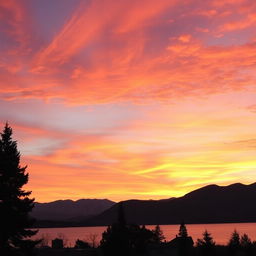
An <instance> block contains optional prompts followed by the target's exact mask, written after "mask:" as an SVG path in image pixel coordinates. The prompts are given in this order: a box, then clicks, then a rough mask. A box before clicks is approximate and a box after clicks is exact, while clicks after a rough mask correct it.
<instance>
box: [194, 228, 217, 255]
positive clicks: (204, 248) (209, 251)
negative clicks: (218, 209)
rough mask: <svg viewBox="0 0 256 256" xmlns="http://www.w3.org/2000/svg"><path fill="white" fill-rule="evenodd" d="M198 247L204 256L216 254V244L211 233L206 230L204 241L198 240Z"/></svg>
mask: <svg viewBox="0 0 256 256" xmlns="http://www.w3.org/2000/svg"><path fill="white" fill-rule="evenodd" d="M197 247H198V248H199V250H200V252H201V254H202V255H213V254H214V252H215V242H214V241H213V238H212V236H211V234H210V233H208V232H207V230H205V232H204V233H203V239H197Z"/></svg>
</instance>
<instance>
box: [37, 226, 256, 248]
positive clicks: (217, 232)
mask: <svg viewBox="0 0 256 256" xmlns="http://www.w3.org/2000/svg"><path fill="white" fill-rule="evenodd" d="M186 226H187V230H188V234H189V235H190V236H192V238H193V240H194V242H196V240H197V238H202V233H203V232H204V231H205V230H206V229H207V231H208V232H210V233H211V234H212V236H213V238H214V241H215V242H216V243H217V244H223V245H224V244H227V242H228V240H229V238H230V236H231V233H232V232H233V231H234V230H235V229H236V230H237V231H238V232H239V234H240V235H242V234H244V233H246V234H247V235H249V237H250V238H251V239H252V240H256V223H228V224H188V225H186ZM146 227H147V228H149V229H153V228H154V227H155V226H154V225H148V226H146ZM160 227H161V229H162V230H163V233H164V236H165V238H166V240H167V241H170V240H171V239H173V238H174V237H175V236H176V234H178V231H179V225H161V226H160ZM105 229H106V227H70V228H40V229H39V232H38V233H37V235H36V236H35V238H42V237H44V238H45V240H46V241H47V242H48V245H50V243H51V240H52V239H54V238H56V237H60V238H64V242H65V244H66V246H73V245H74V243H75V241H76V239H80V240H86V241H88V242H89V243H91V242H92V241H94V242H95V243H96V244H98V243H99V241H100V240H101V234H102V232H103V231H104V230H105Z"/></svg>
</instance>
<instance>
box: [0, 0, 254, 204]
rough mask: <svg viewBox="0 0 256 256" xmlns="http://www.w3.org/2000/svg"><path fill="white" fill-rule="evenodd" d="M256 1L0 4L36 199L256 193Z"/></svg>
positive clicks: (5, 80) (1, 61)
mask: <svg viewBox="0 0 256 256" xmlns="http://www.w3.org/2000/svg"><path fill="white" fill-rule="evenodd" d="M255 93H256V2H255V1H251V0H205V1H201V0H184V1H179V0H158V1H155V0H134V1H130V0H120V1H116V0H43V1H42V0H23V1H20V0H8V1H6V0H0V109H1V111H0V121H1V123H2V126H4V124H5V122H6V121H8V122H9V124H10V126H11V127H12V128H13V132H14V134H13V138H14V139H15V140H17V141H18V149H19V150H20V152H21V164H22V165H28V167H27V171H28V172H29V177H30V179H29V184H28V185H27V186H26V188H27V189H29V190H32V191H33V193H32V196H33V197H35V198H36V201H39V202H49V201H53V200H58V199H73V200H77V199H80V198H108V199H111V200H114V201H120V200H127V199H161V198H170V197H179V196H182V195H184V194H186V193H188V192H190V191H192V190H194V189H197V188H200V187H202V186H205V185H208V184H218V185H228V184H232V183H237V182H241V183H244V184H250V183H253V182H256V130H255V127H256V94H255Z"/></svg>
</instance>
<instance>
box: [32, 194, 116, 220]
mask: <svg viewBox="0 0 256 256" xmlns="http://www.w3.org/2000/svg"><path fill="white" fill-rule="evenodd" d="M114 204H115V202H113V201H110V200H108V199H80V200H77V201H73V200H58V201H54V202H49V203H35V207H34V208H33V211H32V214H31V215H32V217H34V218H36V219H37V220H50V221H69V222H71V221H75V222H77V221H79V220H84V219H86V218H88V217H91V216H94V215H97V214H100V213H102V212H103V211H105V210H106V209H108V208H110V207H111V206H113V205H114Z"/></svg>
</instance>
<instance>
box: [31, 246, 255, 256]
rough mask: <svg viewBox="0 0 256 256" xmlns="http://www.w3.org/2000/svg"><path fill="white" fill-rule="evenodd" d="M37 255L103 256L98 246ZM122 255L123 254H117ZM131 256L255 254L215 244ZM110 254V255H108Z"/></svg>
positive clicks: (40, 251) (42, 250)
mask: <svg viewBox="0 0 256 256" xmlns="http://www.w3.org/2000/svg"><path fill="white" fill-rule="evenodd" d="M36 255H37V256H103V255H104V254H103V252H102V251H101V250H100V249H99V248H88V249H76V248H63V249H52V248H38V249H36ZM119 255H120V256H123V254H121V253H120V254H119ZM130 255H131V256H255V255H256V247H254V248H250V249H247V250H237V251H230V249H229V248H228V247H227V246H221V245H216V246H215V248H214V250H213V251H209V252H207V251H203V250H200V249H199V248H197V247H194V248H193V249H192V250H191V251H190V252H180V251H179V250H178V249H177V248H176V249H174V248H168V246H162V247H161V248H160V247H158V248H150V249H149V250H147V251H146V252H143V253H135V252H134V253H131V254H130ZM108 256H112V255H108Z"/></svg>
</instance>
